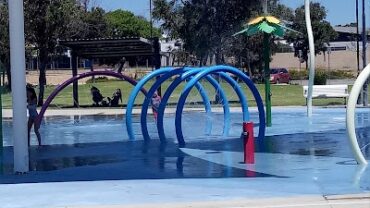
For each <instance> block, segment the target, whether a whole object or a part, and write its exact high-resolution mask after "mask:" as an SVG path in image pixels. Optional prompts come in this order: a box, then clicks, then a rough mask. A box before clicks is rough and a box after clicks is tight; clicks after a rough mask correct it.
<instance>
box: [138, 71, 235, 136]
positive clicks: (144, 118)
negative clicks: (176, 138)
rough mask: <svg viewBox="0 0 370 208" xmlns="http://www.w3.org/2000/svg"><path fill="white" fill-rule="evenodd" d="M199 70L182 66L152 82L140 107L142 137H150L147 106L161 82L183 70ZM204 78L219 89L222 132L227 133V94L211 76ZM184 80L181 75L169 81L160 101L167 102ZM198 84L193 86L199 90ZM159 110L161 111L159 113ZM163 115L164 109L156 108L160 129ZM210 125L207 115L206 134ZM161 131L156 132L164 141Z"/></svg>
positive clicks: (228, 111) (228, 115)
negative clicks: (222, 123) (221, 108)
mask: <svg viewBox="0 0 370 208" xmlns="http://www.w3.org/2000/svg"><path fill="white" fill-rule="evenodd" d="M200 70H201V68H195V69H194V68H183V69H181V70H177V71H171V72H169V73H167V74H165V75H163V76H162V77H161V78H160V79H159V80H157V81H156V82H155V83H154V84H153V86H152V87H151V88H150V89H149V91H148V94H147V99H145V100H144V103H143V105H142V108H141V129H142V133H143V136H144V138H145V137H148V138H149V137H150V136H149V133H148V127H147V112H148V108H149V103H150V98H151V96H153V94H154V92H155V91H156V90H157V89H158V87H159V86H160V85H161V84H162V83H163V82H165V81H166V80H168V79H169V78H171V77H172V76H175V75H178V74H182V73H184V72H185V74H186V73H189V74H191V75H192V74H196V73H198V72H199V71H200ZM189 76H190V75H189ZM206 79H207V81H209V82H210V83H211V84H212V86H213V87H214V88H215V89H216V90H219V91H220V95H221V98H222V102H223V106H224V108H223V109H224V129H223V131H224V134H228V131H229V128H230V110H229V104H228V101H227V96H226V94H225V92H224V91H223V89H222V87H221V86H220V85H219V83H218V82H217V81H216V80H215V79H214V78H213V77H211V76H206ZM184 80H186V79H184V78H182V77H181V76H180V77H178V78H176V79H175V80H174V81H173V82H172V83H171V85H170V86H169V87H168V88H167V90H166V92H165V94H164V96H163V97H162V100H161V103H165V104H167V102H168V99H169V97H170V95H171V94H172V92H173V91H174V90H175V89H176V87H177V86H178V85H179V84H180V83H181V82H183V81H184ZM198 85H200V84H199V82H197V83H196V84H195V86H196V87H197V89H198V90H199V91H200V92H201V90H202V89H199V87H198ZM203 93H204V92H201V95H202V94H203ZM207 99H208V97H207ZM203 100H204V99H203ZM205 102H207V103H210V101H209V99H208V100H207V101H205ZM162 106H163V105H162ZM159 108H160V107H159ZM159 112H163V113H159ZM211 113H212V112H211ZM163 115H164V110H163V111H160V110H159V109H158V118H157V119H158V122H157V123H160V122H162V125H161V127H162V128H161V130H163ZM210 115H211V114H210ZM211 125H212V122H211V119H210V116H207V128H206V135H208V134H210V133H211V128H210V126H211ZM162 132H164V130H163V131H161V133H159V132H158V133H159V138H160V140H161V141H162V142H165V140H166V139H165V136H164V133H162Z"/></svg>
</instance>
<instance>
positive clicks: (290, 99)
mask: <svg viewBox="0 0 370 208" xmlns="http://www.w3.org/2000/svg"><path fill="white" fill-rule="evenodd" d="M170 83H171V82H170V81H167V82H165V83H164V84H163V85H162V92H164V91H165V90H166V89H167V87H168V85H169V84H170ZM152 84H153V82H149V83H147V84H146V85H145V89H147V90H149V88H150V86H151V85H152ZM221 84H222V86H223V88H224V90H225V92H226V94H227V96H228V99H229V101H235V102H237V101H238V98H237V95H236V93H235V92H234V90H233V88H232V87H231V86H229V85H228V84H227V83H225V82H222V83H221ZM202 85H203V86H204V87H205V88H206V90H207V93H208V95H209V96H210V98H211V99H213V98H214V95H215V90H214V88H213V87H212V86H211V85H210V84H209V83H208V82H206V81H203V82H202ZM91 86H96V87H97V88H98V89H99V90H100V92H101V93H102V95H103V96H105V97H108V96H109V97H111V96H112V94H113V92H114V91H115V89H116V88H120V89H121V90H122V95H123V104H126V103H127V99H128V96H129V94H130V92H131V90H132V89H133V87H132V86H131V85H130V84H129V83H127V82H123V81H120V80H109V81H106V82H97V83H95V84H83V85H79V101H80V105H81V106H89V105H91V104H92V100H91V95H90V88H91ZM183 86H184V83H183V84H181V85H180V87H178V88H177V89H176V90H175V92H174V93H173V94H172V97H171V99H170V103H176V102H177V101H178V98H179V96H180V93H181V90H182V88H183ZM256 86H257V88H258V90H259V92H260V94H261V96H262V98H263V99H264V98H265V95H264V85H263V84H258V85H256ZM55 87H56V86H47V87H46V90H45V97H48V96H49V94H50V93H51V92H52V91H53V90H54V89H55ZM241 87H242V89H243V90H244V91H245V93H246V94H247V97H248V102H249V105H250V106H255V105H256V104H255V102H254V99H253V96H251V92H250V91H249V89H248V88H247V87H246V86H245V85H244V84H243V83H241ZM271 91H272V105H273V106H293V105H294V106H303V105H305V98H304V97H303V89H302V86H300V85H271ZM143 99H144V96H143V95H142V94H139V96H138V97H137V99H136V104H139V105H140V104H141V103H142V102H143ZM2 100H3V106H4V108H11V94H10V93H4V94H3V95H2ZM187 101H188V102H190V103H191V102H196V101H201V97H200V95H199V93H198V92H197V91H196V90H195V89H193V90H192V92H191V95H190V96H189V98H188V100H187ZM235 102H232V105H236V106H238V104H237V103H235ZM313 103H314V105H316V106H326V105H338V104H339V105H343V104H344V99H340V98H339V99H336V98H330V99H314V100H313ZM72 104H73V100H72V86H68V87H67V88H65V89H64V90H63V91H62V92H61V93H60V94H59V95H58V96H57V97H56V98H55V99H54V101H53V102H52V104H51V107H55V108H59V107H70V106H72Z"/></svg>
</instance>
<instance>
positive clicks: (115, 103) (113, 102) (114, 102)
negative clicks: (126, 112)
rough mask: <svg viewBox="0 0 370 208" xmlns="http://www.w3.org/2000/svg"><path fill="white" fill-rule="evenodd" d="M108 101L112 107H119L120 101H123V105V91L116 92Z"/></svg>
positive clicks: (117, 90)
mask: <svg viewBox="0 0 370 208" xmlns="http://www.w3.org/2000/svg"><path fill="white" fill-rule="evenodd" d="M108 101H109V104H110V106H111V107H117V106H118V104H119V101H121V103H122V93H121V89H116V91H115V92H114V93H113V96H112V98H109V97H108Z"/></svg>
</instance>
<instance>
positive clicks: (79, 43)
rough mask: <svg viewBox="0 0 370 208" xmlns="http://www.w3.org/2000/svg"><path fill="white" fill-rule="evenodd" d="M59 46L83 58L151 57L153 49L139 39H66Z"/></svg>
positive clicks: (150, 44)
mask: <svg viewBox="0 0 370 208" xmlns="http://www.w3.org/2000/svg"><path fill="white" fill-rule="evenodd" d="M58 42H59V45H62V46H66V47H68V48H71V49H72V50H73V52H75V53H76V55H77V56H79V57H83V58H106V57H127V56H152V55H153V54H154V47H153V43H152V41H151V40H148V39H145V38H141V37H123V38H96V39H66V40H60V41H58Z"/></svg>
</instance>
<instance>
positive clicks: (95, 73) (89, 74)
mask: <svg viewBox="0 0 370 208" xmlns="http://www.w3.org/2000/svg"><path fill="white" fill-rule="evenodd" d="M92 76H110V77H115V78H119V79H121V80H125V81H127V82H128V83H130V84H131V85H133V86H135V85H136V84H137V82H136V80H134V79H132V78H131V77H129V76H127V75H123V74H121V73H118V72H114V71H92V72H86V73H83V74H79V75H78V76H75V77H72V78H70V79H68V80H66V81H65V82H63V83H62V84H61V85H59V86H58V87H57V88H55V90H54V91H53V92H52V93H51V94H50V95H49V97H48V98H47V99H46V101H45V102H44V104H43V105H42V107H41V110H40V113H39V115H38V117H37V118H36V120H35V125H39V124H40V122H41V120H42V118H43V117H44V114H45V111H46V110H47V108H48V107H49V105H50V103H51V102H52V101H53V100H54V98H55V97H56V96H57V95H58V94H59V93H60V92H61V91H62V90H63V89H64V88H66V87H67V86H68V85H70V84H72V83H73V82H75V81H78V80H80V79H83V78H86V77H92ZM140 91H141V92H142V93H143V94H144V95H146V93H147V92H146V90H145V89H144V88H140Z"/></svg>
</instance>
